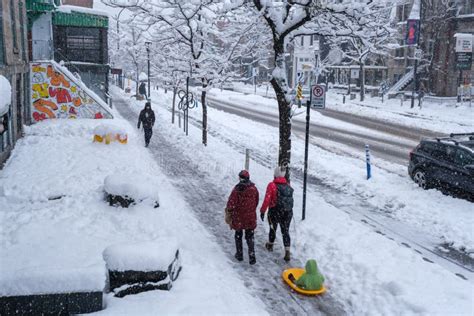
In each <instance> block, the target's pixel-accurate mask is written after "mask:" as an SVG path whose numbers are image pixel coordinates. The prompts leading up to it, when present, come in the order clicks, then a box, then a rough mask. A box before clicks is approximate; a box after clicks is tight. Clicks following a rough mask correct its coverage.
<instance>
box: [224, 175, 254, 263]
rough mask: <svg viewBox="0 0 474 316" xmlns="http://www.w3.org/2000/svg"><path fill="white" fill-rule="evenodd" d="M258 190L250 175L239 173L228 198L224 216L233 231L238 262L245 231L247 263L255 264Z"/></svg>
mask: <svg viewBox="0 0 474 316" xmlns="http://www.w3.org/2000/svg"><path fill="white" fill-rule="evenodd" d="M258 198H259V197H258V190H257V188H256V187H255V184H253V183H252V182H251V181H250V174H249V172H248V171H247V170H242V171H240V173H239V183H238V184H237V185H236V186H235V187H234V189H233V190H232V193H231V194H230V196H229V200H228V201H227V207H226V215H227V214H229V215H230V216H226V217H227V218H230V221H229V223H228V224H229V225H230V228H231V229H234V230H235V248H236V253H235V258H236V259H237V260H238V261H242V260H244V255H243V245H242V236H243V233H244V231H245V240H246V241H247V246H248V253H249V263H250V264H255V263H256V262H257V259H256V258H255V242H254V230H255V228H256V227H257V205H258Z"/></svg>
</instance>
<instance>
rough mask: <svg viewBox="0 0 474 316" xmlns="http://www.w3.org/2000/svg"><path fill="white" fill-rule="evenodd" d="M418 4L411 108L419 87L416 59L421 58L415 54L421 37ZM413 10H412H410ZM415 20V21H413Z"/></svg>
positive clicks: (420, 0)
mask: <svg viewBox="0 0 474 316" xmlns="http://www.w3.org/2000/svg"><path fill="white" fill-rule="evenodd" d="M419 2H420V12H419V14H420V16H419V17H418V25H417V26H416V31H415V33H414V35H415V36H416V43H415V50H414V52H413V55H414V56H413V57H415V66H414V68H413V91H412V93H411V106H410V107H411V108H414V107H415V92H417V91H418V93H419V87H420V82H419V76H418V74H417V72H418V59H419V58H421V56H418V55H419V54H417V52H418V51H419V47H420V37H421V19H422V17H423V0H419ZM412 10H413V9H412ZM413 20H416V19H413ZM408 40H409V41H410V23H408Z"/></svg>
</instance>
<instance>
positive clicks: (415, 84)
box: [410, 46, 418, 109]
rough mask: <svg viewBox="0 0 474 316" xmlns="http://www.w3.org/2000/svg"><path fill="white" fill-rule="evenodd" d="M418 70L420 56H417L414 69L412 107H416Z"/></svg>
mask: <svg viewBox="0 0 474 316" xmlns="http://www.w3.org/2000/svg"><path fill="white" fill-rule="evenodd" d="M417 47H418V46H417ZM417 71H418V58H416V57H415V67H414V69H413V90H412V92H411V105H410V107H411V108H412V109H413V108H414V107H415V91H416V90H417V88H418V76H417V74H416V72H417Z"/></svg>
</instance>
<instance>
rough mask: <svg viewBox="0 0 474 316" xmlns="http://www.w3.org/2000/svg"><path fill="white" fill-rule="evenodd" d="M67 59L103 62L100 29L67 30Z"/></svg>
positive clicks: (69, 28)
mask: <svg viewBox="0 0 474 316" xmlns="http://www.w3.org/2000/svg"><path fill="white" fill-rule="evenodd" d="M66 51H67V58H68V59H69V60H71V61H83V62H101V61H102V55H103V52H102V37H101V34H100V30H99V29H98V28H76V27H68V28H67V29H66Z"/></svg>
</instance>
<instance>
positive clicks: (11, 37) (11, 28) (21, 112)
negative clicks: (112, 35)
mask: <svg viewBox="0 0 474 316" xmlns="http://www.w3.org/2000/svg"><path fill="white" fill-rule="evenodd" d="M26 21H27V19H26V5H25V0H0V77H3V78H6V80H4V79H2V80H1V81H0V82H2V83H0V84H3V85H4V87H2V88H5V89H0V91H9V90H10V89H9V88H10V87H9V86H11V102H10V105H9V107H8V108H7V111H6V113H0V124H2V128H1V132H0V168H1V166H2V165H3V163H4V162H5V161H6V159H7V158H8V156H9V154H10V152H11V150H12V149H13V146H14V144H15V142H16V141H17V140H18V139H19V138H20V137H21V136H22V133H23V125H24V124H26V123H28V122H29V117H30V113H29V106H28V95H27V91H28V89H27V86H28V84H29V67H28V42H27V34H26ZM6 82H9V84H7V83H6ZM6 86H8V87H6ZM7 97H8V96H4V95H2V96H0V98H2V99H7Z"/></svg>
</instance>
